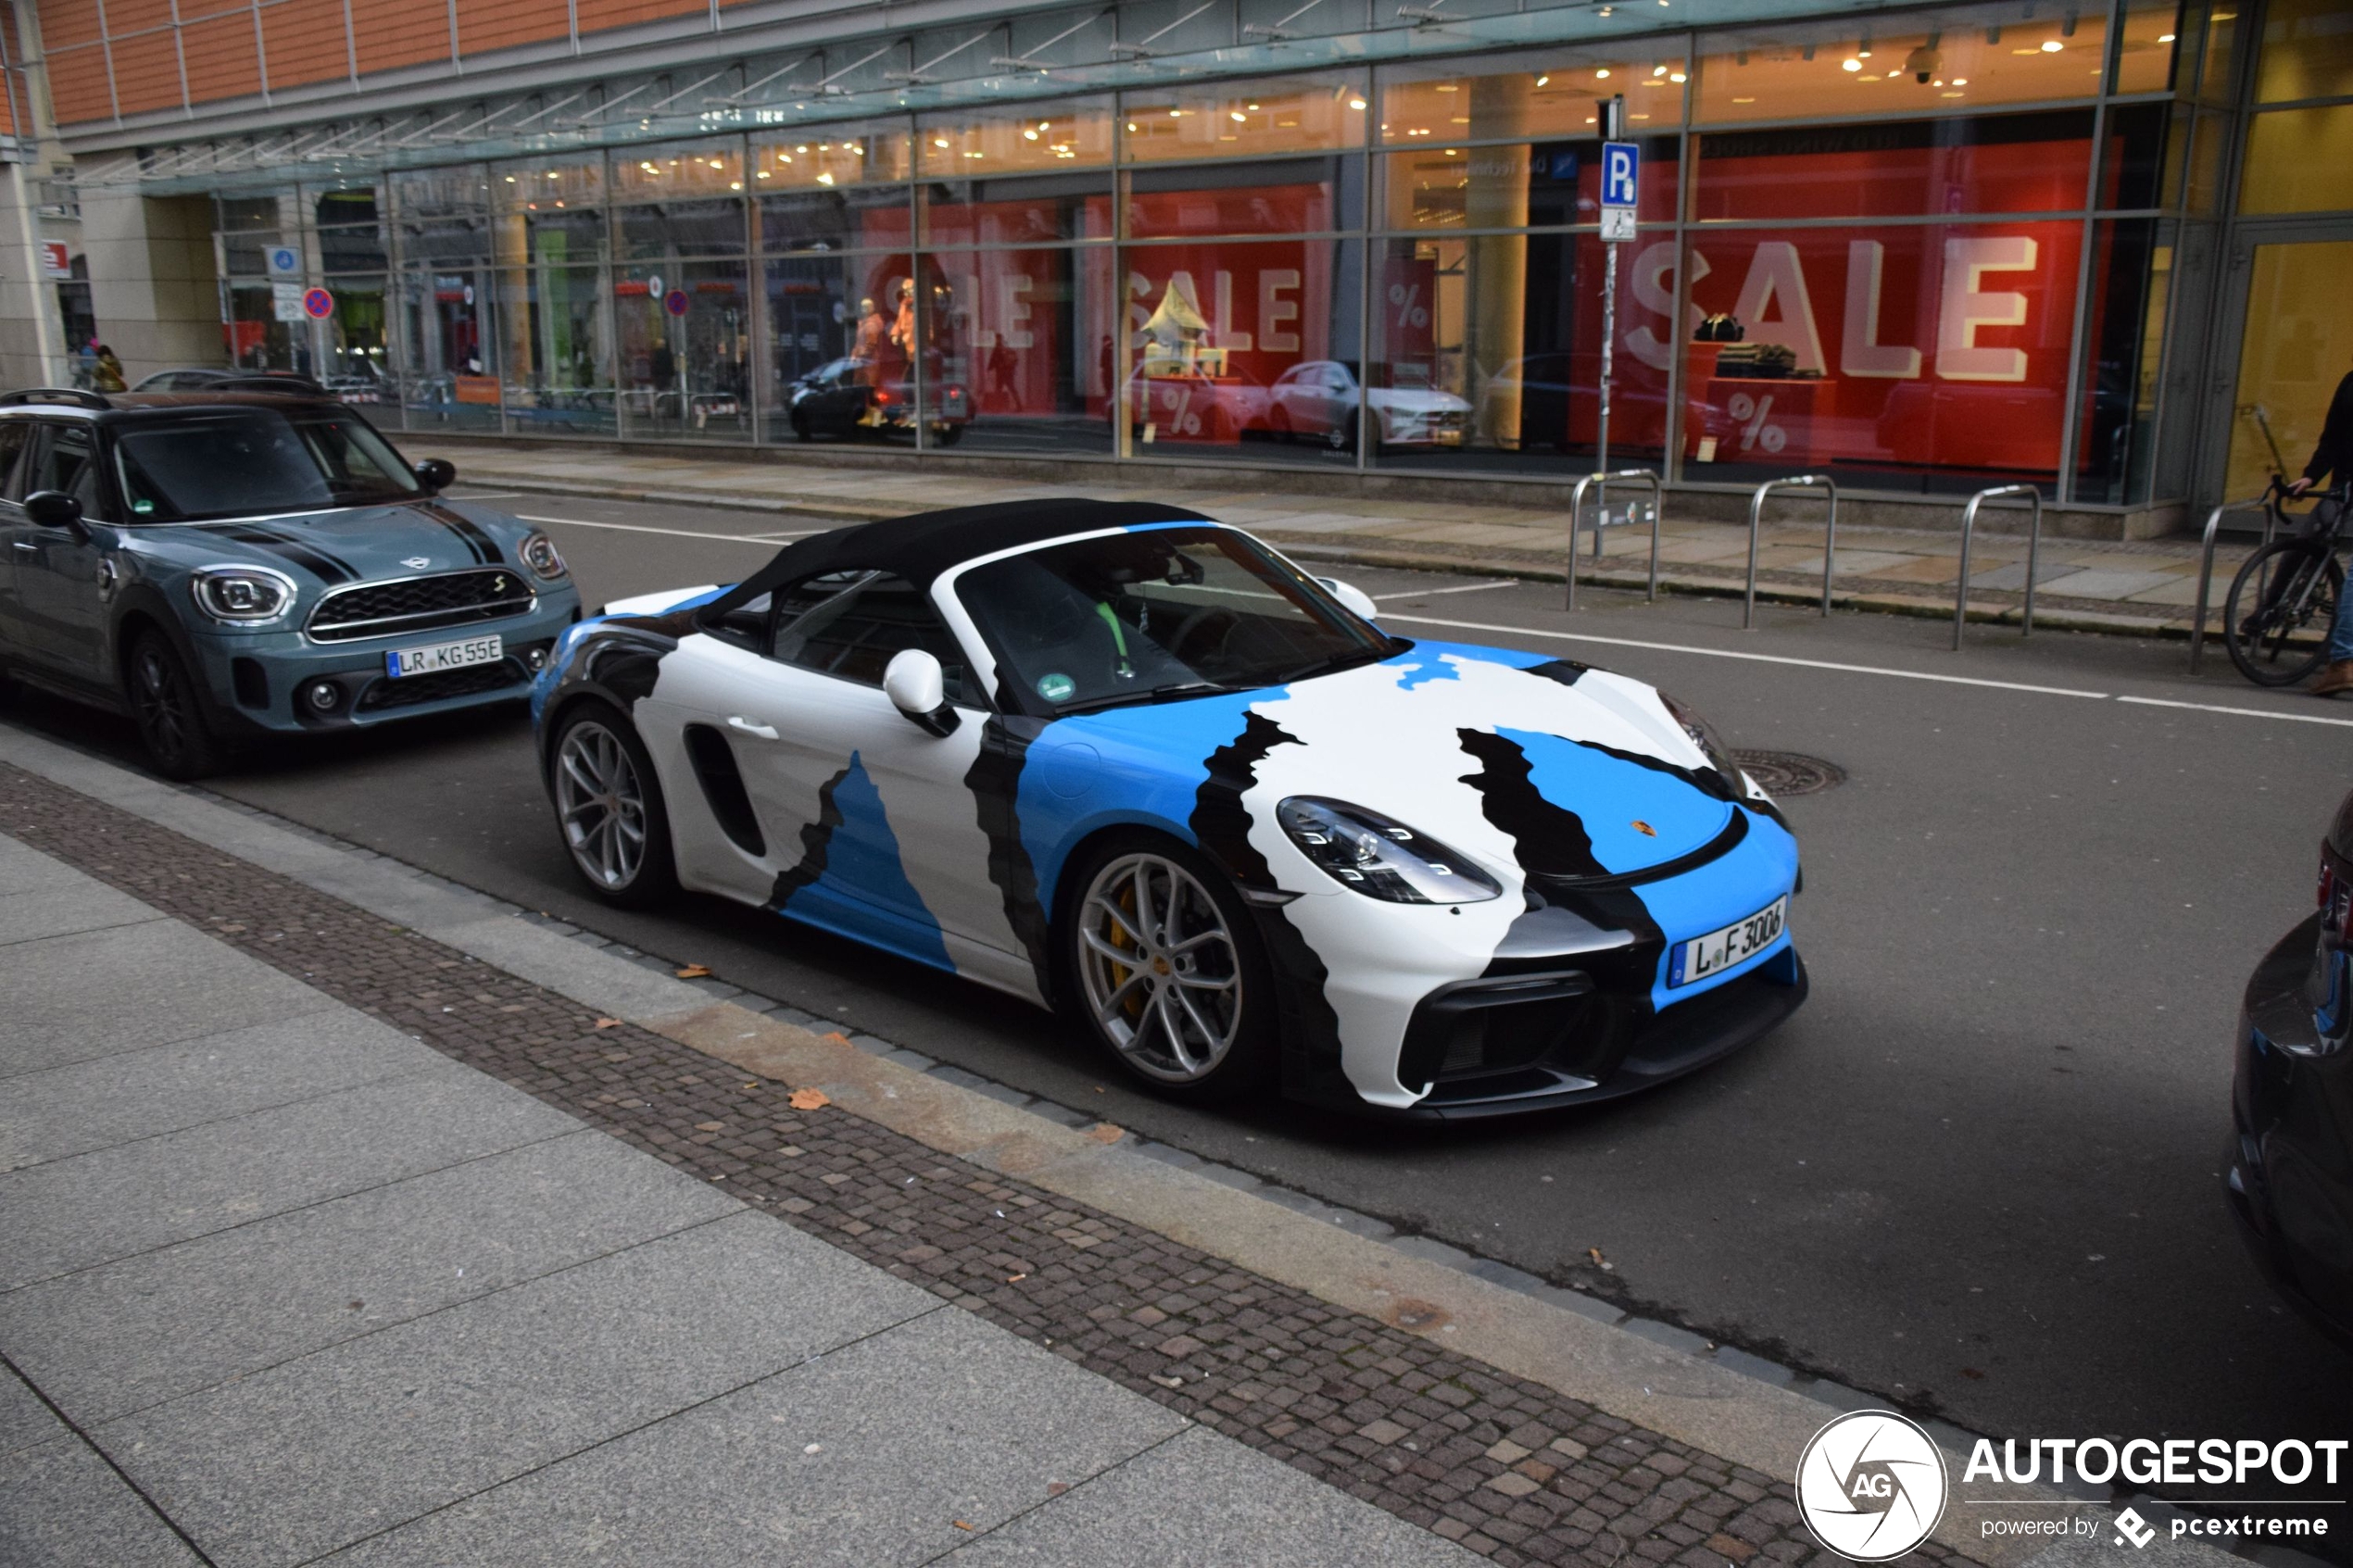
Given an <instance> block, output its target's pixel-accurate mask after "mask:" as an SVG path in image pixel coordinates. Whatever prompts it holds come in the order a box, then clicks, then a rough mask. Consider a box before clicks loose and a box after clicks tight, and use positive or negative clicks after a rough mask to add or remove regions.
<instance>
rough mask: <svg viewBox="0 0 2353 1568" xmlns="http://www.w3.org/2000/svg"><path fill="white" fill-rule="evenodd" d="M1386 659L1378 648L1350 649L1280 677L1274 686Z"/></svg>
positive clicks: (1385, 655) (1285, 684) (1386, 655)
mask: <svg viewBox="0 0 2353 1568" xmlns="http://www.w3.org/2000/svg"><path fill="white" fill-rule="evenodd" d="M1388 657H1389V655H1388V654H1386V653H1383V652H1382V651H1381V650H1380V649H1378V648H1351V649H1350V650H1349V651H1348V652H1346V653H1335V654H1329V655H1327V656H1326V657H1325V658H1322V659H1316V660H1315V662H1314V663H1312V664H1309V665H1306V666H1305V667H1303V668H1302V669H1298V670H1294V671H1291V672H1290V674H1288V675H1284V676H1282V677H1280V678H1279V679H1278V680H1277V681H1276V682H1275V683H1274V684H1277V685H1281V686H1287V685H1289V684H1291V683H1292V682H1293V681H1304V680H1306V679H1308V678H1309V677H1310V676H1314V675H1330V674H1334V673H1337V672H1338V671H1342V670H1353V669H1354V668H1355V667H1356V666H1358V665H1360V664H1378V663H1379V662H1380V661H1381V660H1382V659H1387V658H1388Z"/></svg>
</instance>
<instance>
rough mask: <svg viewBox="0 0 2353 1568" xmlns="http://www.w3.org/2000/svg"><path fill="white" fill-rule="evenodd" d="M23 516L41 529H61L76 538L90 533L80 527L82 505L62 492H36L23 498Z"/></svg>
mask: <svg viewBox="0 0 2353 1568" xmlns="http://www.w3.org/2000/svg"><path fill="white" fill-rule="evenodd" d="M24 515H25V516H26V517H27V518H29V519H31V521H33V523H34V524H36V525H37V526H39V527H42V528H62V529H64V530H65V531H66V532H67V533H70V534H72V535H74V536H75V537H76V538H85V537H87V536H88V534H89V533H90V531H89V530H88V529H86V528H84V527H83V526H82V503H81V502H79V501H77V500H75V499H74V498H73V497H72V496H70V495H67V494H66V493H65V492H64V491H62V490H36V491H34V492H33V493H32V494H31V495H27V496H26V497H25V498H24Z"/></svg>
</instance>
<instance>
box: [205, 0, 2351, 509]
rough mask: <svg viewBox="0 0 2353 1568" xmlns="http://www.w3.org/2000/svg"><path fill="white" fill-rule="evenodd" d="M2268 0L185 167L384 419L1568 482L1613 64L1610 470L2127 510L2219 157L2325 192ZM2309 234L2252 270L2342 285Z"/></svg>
mask: <svg viewBox="0 0 2353 1568" xmlns="http://www.w3.org/2000/svg"><path fill="white" fill-rule="evenodd" d="M2308 10H2309V11H2313V12H2314V13H2315V14H2316V15H2319V14H2322V13H2327V14H2328V16H2330V17H2333V18H2337V19H2341V17H2342V8H2341V7H2336V6H2323V5H2321V4H2320V3H2319V0H2271V5H2270V6H2269V8H2268V12H2267V13H2266V14H2267V15H2268V16H2269V17H2270V18H2271V24H2270V31H2283V30H2285V31H2284V32H2283V38H2284V40H2285V41H2284V42H2281V43H2277V44H2274V43H2273V42H2272V41H2271V40H2269V39H2268V38H2266V39H2263V40H2258V39H2255V38H2253V37H2252V36H2251V35H2250V32H2249V31H2248V30H2246V29H2245V26H2244V22H2243V19H2240V18H2239V17H2238V16H2237V11H2236V8H2235V7H2233V6H2231V5H2229V4H2227V3H2224V4H2187V5H2176V4H2172V3H2170V0H2169V3H2165V4H2157V3H2154V0H2115V3H2114V4H2112V5H2081V6H2077V5H2065V6H2061V5H2041V6H2033V5H2021V4H2019V3H2018V0H2006V3H2004V4H2001V5H1997V6H1987V5H1972V6H1942V7H1935V8H1929V9H1915V10H1906V11H1902V12H1882V13H1876V14H1874V15H1872V16H1870V17H1859V16H1848V17H1843V18H1840V19H1825V20H1810V21H1804V22H1794V23H1789V24H1786V25H1776V26H1773V27H1770V28H1759V29H1752V30H1733V31H1721V30H1718V31H1700V32H1693V33H1680V34H1666V35H1659V36H1653V37H1648V38H1644V39H1641V40H1639V41H1637V42H1635V43H1633V44H1626V45H1607V46H1604V45H1579V46H1573V47H1571V46H1556V47H1555V46H1548V47H1545V48H1541V49H1540V48H1529V49H1522V50H1516V51H1513V52H1510V53H1507V54H1498V53H1492V52H1490V53H1484V54H1469V55H1464V56H1454V57H1444V56H1434V57H1428V58H1416V59H1413V60H1411V61H1410V62H1405V63H1396V64H1383V65H1378V66H1370V67H1364V68H1355V69H1333V70H1324V71H1316V72H1310V73H1304V74H1295V75H1290V76H1283V77H1256V78H1242V79H1237V80H1231V81H1222V82H1186V83H1184V84H1181V85H1176V86H1170V87H1164V88H1154V89H1137V88H1128V89H1123V90H1121V91H1119V92H1116V93H1102V94H1093V95H1088V96H1081V97H1073V98H1063V99H1049V98H1040V99H1037V100H1035V101H1029V102H1022V103H1013V104H1005V105H1001V106H994V105H992V106H990V107H987V108H985V109H975V110H972V111H969V112H961V113H940V112H930V113H922V114H916V113H911V114H908V115H905V116H900V117H893V118H889V119H864V120H860V121H855V122H845V123H840V124H833V125H822V124H809V125H797V126H795V127H793V128H791V129H790V130H787V131H780V132H752V133H749V134H740V135H725V136H714V137H711V138H707V139H702V140H696V141H690V142H667V143H661V144H640V145H629V146H615V147H610V148H606V149H602V150H598V149H585V150H574V151H570V152H566V153H564V154H562V155H560V156H557V155H553V154H551V155H547V156H544V157H535V158H531V159H528V160H520V161H507V162H491V163H484V164H474V165H460V166H453V167H446V168H434V169H410V170H403V171H398V172H395V173H391V174H388V175H386V176H384V178H383V179H382V180H381V181H379V182H376V183H375V184H374V185H373V186H367V185H364V184H363V185H358V186H353V185H350V184H346V185H345V186H342V187H338V188H319V187H302V188H299V189H291V190H288V191H287V192H285V193H283V194H279V195H277V196H261V197H255V196H239V197H235V198H229V197H222V198H220V201H219V202H218V210H219V213H220V224H219V227H220V235H219V241H218V245H219V251H220V264H221V272H220V275H221V277H222V280H223V282H222V320H223V323H224V328H223V330H224V340H225V345H226V348H227V352H228V355H229V357H230V358H233V359H235V360H236V361H237V362H239V363H242V364H245V365H248V366H271V367H279V368H288V369H296V370H308V371H310V372H312V373H315V374H319V375H321V376H323V377H327V378H329V379H330V380H331V382H332V383H333V385H335V386H336V387H337V388H338V389H339V390H342V391H343V392H345V394H346V395H348V396H352V397H355V398H358V399H361V400H363V401H367V402H370V403H372V404H373V405H374V408H373V409H372V413H373V416H374V417H376V418H378V419H379V420H380V421H381V422H383V423H384V424H386V425H387V426H390V427H393V428H405V429H410V430H420V431H423V430H435V429H448V430H468V431H478V432H484V433H492V432H503V433H508V434H511V435H518V436H531V437H535V438H537V437H547V438H563V437H593V438H598V439H605V440H612V439H621V440H626V441H643V442H661V443H675V444H715V445H745V444H762V445H767V444H780V443H783V444H788V443H797V442H811V443H818V442H831V441H859V440H863V441H870V442H881V443H890V444H897V445H902V446H906V447H911V448H915V449H920V450H925V451H943V450H945V449H948V448H954V449H955V450H956V451H958V452H960V453H973V452H978V453H990V454H999V455H1019V456H1033V457H1035V456H1052V457H1063V458H1075V459H1090V460H1106V461H1131V462H1135V461H1142V462H1169V461H1174V462H1219V463H1226V464H1250V465H1274V466H1282V467H1290V468H1307V469H1317V470H1373V471H1396V472H1408V473H1416V474H1422V475H1431V476H1445V475H1450V474H1460V475H1464V476H1466V477H1473V476H1475V477H1479V478H1490V477H1499V476H1500V477H1514V476H1518V477H1526V478H1546V477H1559V476H1565V475H1574V474H1579V473H1582V472H1585V471H1587V470H1590V469H1591V468H1592V466H1593V463H1594V460H1595V458H1596V445H1597V436H1598V434H1599V431H1598V419H1597V415H1598V395H1597V381H1598V376H1599V370H1600V362H1601V348H1602V343H1601V334H1602V320H1603V313H1602V289H1601V282H1600V280H1601V278H1602V275H1603V270H1604V256H1605V247H1604V245H1603V244H1602V243H1601V241H1600V238H1599V233H1598V230H1597V227H1596V225H1597V221H1598V218H1599V208H1598V198H1599V168H1598V165H1599V153H1600V140H1599V134H1598V121H1599V119H1600V115H1601V107H1600V106H1601V104H1602V102H1603V101H1604V99H1607V98H1609V97H1612V96H1614V95H1622V96H1623V97H1624V98H1625V100H1626V104H1627V110H1628V133H1629V136H1630V137H1631V138H1632V139H1634V140H1635V141H1637V142H1638V143H1639V144H1641V146H1642V154H1643V163H1642V179H1641V185H1640V190H1639V200H1640V207H1639V216H1640V220H1641V229H1640V233H1639V235H1638V237H1637V238H1636V239H1635V240H1634V241H1633V242H1631V243H1629V244H1627V245H1622V246H1621V247H1619V255H1618V291H1619V292H1618V298H1617V334H1618V335H1617V343H1616V345H1615V353H1614V356H1613V360H1614V368H1615V382H1614V393H1613V398H1612V409H1611V424H1610V431H1609V449H1610V460H1611V463H1612V465H1613V466H1619V465H1621V464H1624V463H1638V464H1642V465H1646V466H1651V467H1654V468H1657V469H1658V470H1660V471H1661V472H1662V473H1663V474H1664V475H1665V476H1666V477H1667V480H1668V482H1669V483H1676V484H1680V485H1685V486H1705V485H1710V484H1723V485H1726V486H1732V485H1740V486H1747V485H1753V484H1755V483H1757V482H1758V481H1759V480H1761V479H1764V478H1768V477H1772V476H1775V475H1780V474H1788V473H1794V472H1799V471H1806V470H1824V471H1829V472H1831V473H1833V474H1835V475H1837V476H1838V477H1839V480H1840V482H1841V483H1842V484H1843V485H1846V486H1849V487H1852V488H1855V489H1858V490H1862V491H1867V492H1875V493H1881V494H1888V495H1952V494H1958V493H1964V492H1967V491H1970V490H1974V489H1977V488H1979V487H1980V486H1982V485H1985V484H1989V483H2012V482H2025V483H2033V484H2036V485H2038V486H2040V487H2042V488H2043V489H2044V491H2045V494H2046V495H2049V496H2050V497H2052V498H2053V499H2054V500H2057V501H2059V502H2061V503H2063V504H2073V505H2077V506H2089V507H2115V508H2133V507H2143V506H2146V505H2149V504H2151V503H2152V502H2161V501H2165V500H2168V499H2173V498H2178V497H2180V496H2181V495H2183V494H2185V489H2184V486H2185V485H2186V484H2187V483H2188V479H2189V474H2190V471H2191V464H2192V460H2193V459H2192V458H2191V456H2190V454H2191V453H2192V452H2193V451H2194V450H2196V448H2197V447H2198V445H2199V442H2200V441H2203V440H2205V439H2206V438H2207V437H2206V433H2204V432H2201V431H2198V430H2196V429H2195V428H2194V427H2195V426H2196V423H2197V422H2198V421H2200V420H2204V419H2206V418H2207V416H2208V411H2209V410H2208V407H2207V402H2206V400H2204V399H2203V398H2202V396H2201V395H2199V394H2200V385H2201V382H2202V375H2201V370H2200V366H2202V365H2203V364H2204V363H2205V360H2206V358H2207V357H2208V356H2209V355H2213V354H2217V353H2221V352H2223V347H2222V345H2220V344H2217V343H2215V342H2212V341H2210V340H2211V339H2212V338H2213V337H2214V335H2215V333H2214V330H2213V329H2212V328H2211V327H2210V325H2209V323H2208V320H2207V319H2206V318H2207V316H2208V314H2209V312H2208V311H2207V310H2206V309H2205V308H2204V307H2203V305H2202V303H2200V302H2203V301H2204V300H2206V299H2208V297H2210V295H2211V288H2210V284H2211V281H2212V279H2213V278H2214V276H2215V269H2217V268H2218V267H2221V266H2222V265H2224V264H2225V262H2226V260H2227V257H2225V256H2224V255H2223V252H2224V251H2225V250H2226V249H2227V248H2228V245H2227V243H2226V239H2225V236H2226V234H2227V233H2228V232H2229V219H2230V217H2231V215H2230V214H2227V213H2225V212H2224V210H2223V204H2224V203H2225V202H2226V201H2227V200H2229V199H2230V193H2231V192H2232V191H2233V190H2235V191H2236V192H2237V193H2238V194H2237V198H2236V199H2237V205H2238V207H2239V209H2240V211H2241V212H2244V213H2250V214H2289V215H2296V216H2297V218H2298V220H2307V219H2308V218H2309V214H2310V213H2311V212H2312V211H2314V210H2315V209H2316V208H2326V207H2331V206H2334V207H2353V196H2348V195H2347V194H2346V190H2345V186H2344V181H2343V179H2342V177H2341V169H2342V166H2343V163H2344V159H2343V158H2338V157H2316V156H2314V155H2313V154H2312V150H2311V149H2313V148H2314V147H2315V146H2320V147H2339V146H2343V147H2348V148H2353V79H2348V77H2347V57H2346V55H2345V47H2346V46H2345V44H2344V43H2343V36H2344V34H2343V30H2341V29H2337V28H2334V27H2322V28H2319V29H2317V30H2316V31H2315V38H2316V39H2317V40H2318V41H2317V42H2314V41H2310V40H2304V39H2302V38H2301V37H2300V35H2299V34H2297V33H2296V23H2297V19H2298V18H2299V17H2300V16H2301V14H2302V12H2303V11H2308ZM2249 83H2252V84H2253V91H2252V94H2250V92H2249V88H2248V84H2249ZM2340 95H2341V97H2342V99H2343V100H2346V101H2339V100H2340ZM2250 102H2251V107H2242V106H2246V105H2249V104H2250ZM2242 141H2244V145H2245V171H2244V173H2243V175H2239V176H2238V177H2236V178H2233V169H2234V167H2235V165H2234V164H2233V159H2234V158H2236V157H2239V152H2238V149H2239V147H2240V144H2241V143H2242ZM2341 238H2345V239H2353V234H2347V235H2344V236H2341ZM283 247H292V248H293V249H294V250H295V251H296V253H297V254H298V255H299V257H301V273H302V275H301V276H300V277H298V278H288V277H285V276H281V275H279V274H277V273H275V272H273V270H272V268H271V265H270V257H271V253H272V252H273V251H279V250H282V249H283ZM2347 254H2348V248H2347V246H2346V245H2342V244H2339V245H2336V246H2334V248H2327V247H2323V248H2322V249H2321V250H2313V251H2309V252H2303V253H2299V254H2298V255H2296V256H2294V257H2284V258H2272V259H2271V261H2269V262H2268V263H2267V266H2268V268H2269V270H2267V271H2266V272H2265V277H2266V278H2267V279H2269V280H2271V282H2267V283H2266V285H2265V286H2266V287H2269V288H2271V289H2272V290H2273V292H2274V293H2280V294H2281V295H2282V297H2283V298H2289V299H2295V300H2306V299H2319V298H2322V296H2324V295H2326V294H2327V292H2328V291H2329V290H2330V289H2331V288H2332V287H2334V289H2335V291H2336V294H2337V295H2338V296H2339V297H2340V298H2341V297H2343V296H2344V295H2346V294H2347V292H2348V285H2353V278H2348V277H2347V275H2346V272H2345V267H2346V265H2347V264H2346V262H2345V260H2344V257H2345V256H2346V255H2347ZM287 282H297V283H301V284H305V285H315V286H324V287H325V288H327V289H328V290H329V291H330V293H331V294H332V295H333V309H332V311H331V313H330V314H329V315H328V316H327V317H326V318H325V319H323V320H316V321H313V320H308V319H301V320H291V321H289V320H283V319H282V318H283V317H284V316H285V315H286V314H287V312H286V311H285V310H284V309H283V299H284V297H285V291H284V290H283V287H282V286H281V285H283V284H285V283H287ZM2283 291H2284V292H2283ZM2248 341H2249V342H2250V343H2252V342H2253V341H2254V340H2253V339H2251V338H2250V339H2249V340H2248ZM2233 346H2234V345H2233ZM2250 352H2253V350H2252V349H2250ZM2233 358H2235V356H2234V355H2233ZM2242 466H2243V464H2242V463H2241V462H2240V457H2239V452H2238V450H2237V448H2236V447H2235V446H2233V450H2232V452H2231V453H2230V455H2229V467H2230V469H2231V472H2232V479H2233V483H2237V482H2238V480H2239V478H2240V475H2239V473H2238V470H2239V469H2240V468H2241V467H2242ZM2242 487H2243V486H2242Z"/></svg>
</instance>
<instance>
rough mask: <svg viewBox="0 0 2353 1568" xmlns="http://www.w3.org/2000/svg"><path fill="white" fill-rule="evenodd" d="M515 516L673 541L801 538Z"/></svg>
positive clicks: (747, 542)
mask: <svg viewBox="0 0 2353 1568" xmlns="http://www.w3.org/2000/svg"><path fill="white" fill-rule="evenodd" d="M515 515H516V516H517V517H519V518H521V519H522V520H523V521H525V522H560V523H563V524H566V525H567V526H569V527H573V528H614V529H619V530H620V531H621V532H622V533H667V534H669V535H670V536H671V537H673V538H675V539H724V540H725V541H726V542H727V543H728V544H730V545H769V546H773V545H775V544H777V543H779V542H781V541H782V540H784V539H786V538H796V539H797V538H799V537H801V535H799V534H797V533H796V534H758V533H696V532H695V531H694V530H693V529H691V528H651V527H648V526H647V525H646V524H645V523H642V522H591V521H588V520H587V519H586V518H585V517H537V516H535V515H533V514H532V513H530V512H517V513H516V514H515ZM812 532H817V531H816V530H812Z"/></svg>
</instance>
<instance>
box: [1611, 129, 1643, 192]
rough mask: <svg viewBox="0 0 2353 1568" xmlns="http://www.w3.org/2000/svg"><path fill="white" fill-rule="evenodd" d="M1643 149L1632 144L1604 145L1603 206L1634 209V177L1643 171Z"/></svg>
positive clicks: (1613, 143)
mask: <svg viewBox="0 0 2353 1568" xmlns="http://www.w3.org/2000/svg"><path fill="white" fill-rule="evenodd" d="M1640 169H1642V149H1641V148H1639V147H1637V146H1636V145H1634V144H1633V143H1631V142H1606V143H1604V144H1603V145H1602V205H1603V206H1604V207H1632V206H1633V205H1634V183H1635V181H1634V176H1635V175H1636V173H1637V172H1639V171H1640Z"/></svg>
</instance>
